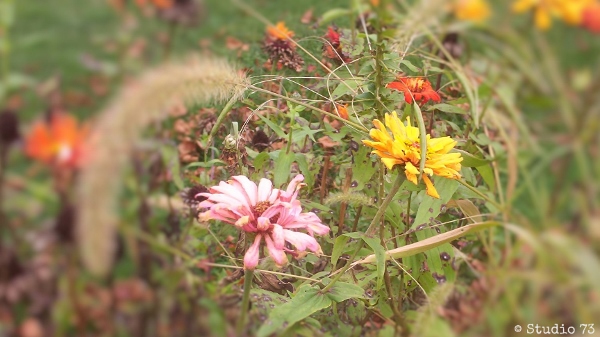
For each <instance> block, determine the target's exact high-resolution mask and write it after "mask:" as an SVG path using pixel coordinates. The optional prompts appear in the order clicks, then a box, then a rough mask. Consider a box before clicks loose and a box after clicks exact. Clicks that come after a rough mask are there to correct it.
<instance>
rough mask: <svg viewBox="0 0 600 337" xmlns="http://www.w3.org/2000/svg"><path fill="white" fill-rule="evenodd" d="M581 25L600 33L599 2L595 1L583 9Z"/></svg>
mask: <svg viewBox="0 0 600 337" xmlns="http://www.w3.org/2000/svg"><path fill="white" fill-rule="evenodd" d="M582 21H583V22H582V24H583V27H585V28H586V29H587V30H589V31H590V32H592V33H596V34H600V2H598V1H596V2H594V3H592V4H589V5H588V6H587V7H585V8H584V9H583V20H582Z"/></svg>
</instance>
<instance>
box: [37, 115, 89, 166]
mask: <svg viewBox="0 0 600 337" xmlns="http://www.w3.org/2000/svg"><path fill="white" fill-rule="evenodd" d="M87 135H88V128H87V126H82V127H80V128H78V126H77V120H76V119H75V118H74V117H73V116H70V115H66V114H56V115H53V116H52V119H51V121H50V123H45V122H41V121H40V122H37V123H35V124H34V125H33V128H32V130H31V132H30V133H29V135H28V136H27V138H26V139H25V153H26V154H27V155H28V156H30V157H32V158H34V159H37V160H39V161H41V162H43V163H46V164H50V165H57V166H63V167H64V166H66V167H71V168H75V167H78V166H79V165H80V164H81V163H82V162H83V154H84V153H83V142H84V139H85V138H86V137H87Z"/></svg>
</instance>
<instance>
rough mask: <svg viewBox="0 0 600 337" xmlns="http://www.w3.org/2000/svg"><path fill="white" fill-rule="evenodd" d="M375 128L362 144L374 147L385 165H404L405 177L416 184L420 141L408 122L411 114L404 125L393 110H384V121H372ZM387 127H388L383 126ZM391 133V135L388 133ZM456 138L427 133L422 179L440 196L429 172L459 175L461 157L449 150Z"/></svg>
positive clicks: (437, 196) (457, 176)
mask: <svg viewBox="0 0 600 337" xmlns="http://www.w3.org/2000/svg"><path fill="white" fill-rule="evenodd" d="M373 124H374V125H375V127H376V129H371V131H370V132H369V136H371V138H372V139H373V140H372V141H370V140H363V141H362V142H363V144H365V145H367V146H370V147H372V148H374V149H375V150H373V152H372V153H375V154H376V155H378V156H379V157H381V161H382V162H383V164H384V165H385V166H386V167H387V168H388V169H392V168H393V167H394V165H404V173H405V174H406V179H408V180H409V181H411V182H412V183H413V184H415V185H417V184H418V182H417V175H418V174H420V172H419V162H420V161H421V143H420V139H419V128H417V127H414V126H411V124H410V117H408V118H407V119H406V125H405V124H404V123H402V121H401V120H400V118H398V115H397V114H396V112H395V111H394V112H392V114H385V125H384V124H383V123H381V122H380V121H379V120H377V119H375V120H374V121H373ZM386 127H387V128H386ZM388 128H389V131H390V132H391V133H392V136H393V138H392V137H391V136H390V133H389V132H388ZM455 145H456V141H455V140H453V139H452V138H450V137H447V136H446V137H440V138H431V136H430V135H427V154H426V157H425V158H426V161H425V168H424V169H423V172H424V173H425V174H424V175H423V181H424V182H425V186H426V187H427V194H428V195H430V196H432V197H434V198H438V199H439V198H440V195H439V194H438V192H437V190H436V189H435V187H434V186H433V182H431V179H430V178H429V176H433V175H437V176H440V177H444V178H449V179H460V173H459V172H458V171H460V162H461V161H462V160H463V158H462V156H461V155H460V153H448V152H450V150H452V149H453V148H454V146H455Z"/></svg>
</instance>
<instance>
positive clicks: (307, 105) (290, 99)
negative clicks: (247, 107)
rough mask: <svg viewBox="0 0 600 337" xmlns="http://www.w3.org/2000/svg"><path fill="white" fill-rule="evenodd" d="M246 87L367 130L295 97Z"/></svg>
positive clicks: (366, 130)
mask: <svg viewBox="0 0 600 337" xmlns="http://www.w3.org/2000/svg"><path fill="white" fill-rule="evenodd" d="M248 89H251V90H254V91H258V92H262V93H265V94H269V95H271V96H275V97H279V98H283V99H284V100H287V101H289V102H292V103H295V104H298V105H302V106H303V107H306V108H309V109H311V110H314V111H317V112H320V113H322V114H324V115H327V116H329V117H331V118H333V119H337V120H338V121H340V122H342V123H345V124H348V125H351V126H353V127H354V128H356V129H359V130H360V131H363V132H366V133H367V132H369V130H368V129H367V128H365V127H364V126H362V125H360V124H357V123H354V122H351V121H348V120H345V119H343V118H342V117H340V116H338V115H336V114H332V113H331V112H327V111H325V110H323V109H319V108H317V107H314V106H312V105H310V104H307V103H304V102H302V101H298V100H296V99H293V98H289V97H287V96H283V95H280V94H278V93H275V92H272V91H269V90H266V89H262V88H259V87H256V86H253V85H250V86H248ZM219 118H220V116H219ZM211 133H212V132H211Z"/></svg>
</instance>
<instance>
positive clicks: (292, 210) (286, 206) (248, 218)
mask: <svg viewBox="0 0 600 337" xmlns="http://www.w3.org/2000/svg"><path fill="white" fill-rule="evenodd" d="M303 180H304V176H303V175H301V174H299V175H297V176H296V177H295V178H294V179H292V181H291V182H290V184H289V185H288V187H287V189H286V190H285V191H284V190H279V189H276V188H273V183H272V182H271V181H270V180H268V179H261V180H260V183H259V184H258V185H256V184H255V183H254V182H252V181H250V180H249V179H248V178H247V177H245V176H233V177H231V180H229V181H227V182H224V181H221V182H220V183H219V185H217V186H213V187H211V188H210V189H209V191H210V192H209V193H200V195H201V196H203V197H206V198H207V199H206V200H205V201H203V202H201V203H200V205H199V206H200V207H201V208H202V207H204V208H207V209H208V210H207V211H205V212H203V213H201V214H200V215H199V217H198V218H199V220H200V221H208V220H220V221H223V222H225V223H228V224H230V225H234V226H235V227H237V228H239V229H240V230H243V231H244V232H246V233H247V234H250V235H254V238H253V243H252V245H251V246H250V247H249V248H248V250H247V251H246V254H245V256H244V269H246V270H254V269H255V268H256V266H257V265H258V260H259V252H260V247H261V243H262V242H263V241H264V242H265V245H266V246H267V251H268V253H269V255H270V256H271V258H272V259H273V261H275V263H276V264H277V265H278V266H283V265H285V264H286V263H287V261H288V260H287V255H286V253H290V254H291V255H293V256H297V255H298V252H303V251H306V250H307V249H308V250H310V251H312V252H314V253H316V254H317V255H320V254H321V253H322V252H321V246H320V245H319V243H318V242H317V240H315V238H314V235H315V234H318V235H325V234H327V233H329V227H327V226H325V225H323V224H322V223H321V220H320V219H319V217H318V216H317V215H316V214H314V213H312V212H308V213H303V212H302V206H301V205H300V201H299V200H297V199H296V197H297V196H298V191H299V190H300V188H301V187H302V186H303V185H304V184H302V181H303ZM300 229H302V230H305V231H307V232H308V234H306V233H302V232H299V231H298V230H300ZM286 242H287V243H288V244H286ZM292 246H293V247H295V249H292Z"/></svg>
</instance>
